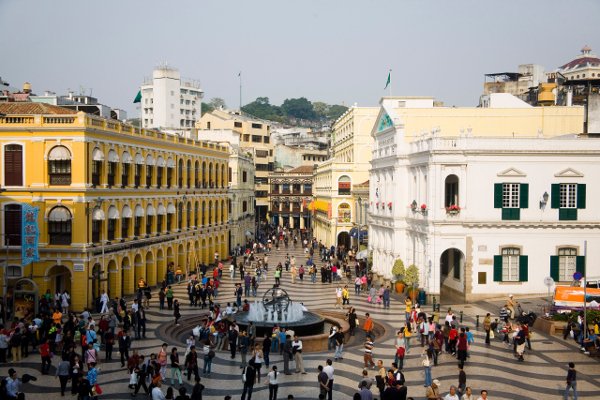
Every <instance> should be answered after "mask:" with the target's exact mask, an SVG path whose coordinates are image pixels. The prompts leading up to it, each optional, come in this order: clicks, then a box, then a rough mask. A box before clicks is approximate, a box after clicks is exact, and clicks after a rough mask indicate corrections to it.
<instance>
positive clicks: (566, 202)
mask: <svg viewBox="0 0 600 400" xmlns="http://www.w3.org/2000/svg"><path fill="white" fill-rule="evenodd" d="M560 208H577V184H576V183H561V184H560Z"/></svg>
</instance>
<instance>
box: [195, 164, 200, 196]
mask: <svg viewBox="0 0 600 400" xmlns="http://www.w3.org/2000/svg"><path fill="white" fill-rule="evenodd" d="M194 179H195V180H194V186H195V187H196V189H199V188H200V161H197V160H196V162H195V163H194Z"/></svg>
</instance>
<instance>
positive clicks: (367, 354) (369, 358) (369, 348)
mask: <svg viewBox="0 0 600 400" xmlns="http://www.w3.org/2000/svg"><path fill="white" fill-rule="evenodd" d="M363 347H364V364H365V368H375V363H374V362H373V348H374V347H375V343H373V339H372V338H371V336H369V335H367V338H366V340H365V343H364V346H363Z"/></svg>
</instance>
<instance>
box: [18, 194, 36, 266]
mask: <svg viewBox="0 0 600 400" xmlns="http://www.w3.org/2000/svg"><path fill="white" fill-rule="evenodd" d="M39 210H40V209H39V208H38V207H33V206H31V205H30V204H27V203H22V204H21V216H22V220H21V259H22V264H23V266H25V265H28V264H31V263H32V262H33V261H39V260H40V255H39V253H38V240H39V236H40V229H39V227H38V222H37V217H38V212H39Z"/></svg>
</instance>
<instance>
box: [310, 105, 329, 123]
mask: <svg viewBox="0 0 600 400" xmlns="http://www.w3.org/2000/svg"><path fill="white" fill-rule="evenodd" d="M312 105H313V110H315V113H316V114H317V116H318V117H319V118H321V119H326V118H327V114H328V113H329V105H328V104H326V103H323V102H322V101H315V102H313V103H312Z"/></svg>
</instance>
